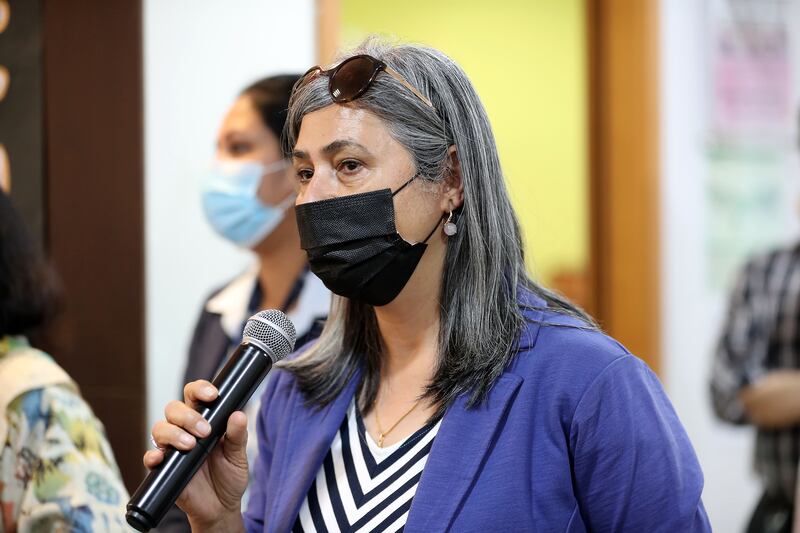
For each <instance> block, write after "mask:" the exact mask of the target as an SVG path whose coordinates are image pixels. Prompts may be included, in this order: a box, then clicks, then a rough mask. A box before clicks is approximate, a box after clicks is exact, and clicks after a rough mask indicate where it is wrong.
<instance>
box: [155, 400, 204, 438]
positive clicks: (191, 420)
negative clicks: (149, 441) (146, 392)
mask: <svg viewBox="0 0 800 533" xmlns="http://www.w3.org/2000/svg"><path fill="white" fill-rule="evenodd" d="M164 416H166V418H167V420H166V422H167V423H169V424H172V425H174V426H178V427H180V428H183V429H184V430H186V431H188V432H189V433H191V434H192V435H196V436H198V437H205V436H206V435H208V434H209V433H211V426H210V425H209V423H208V422H207V421H206V419H205V418H203V417H202V416H200V413H198V412H197V411H195V410H194V409H192V408H191V407H189V406H188V405H186V404H185V403H183V402H179V401H177V400H175V401H172V402H169V403H168V404H167V406H166V407H165V408H164ZM153 435H155V433H153Z"/></svg>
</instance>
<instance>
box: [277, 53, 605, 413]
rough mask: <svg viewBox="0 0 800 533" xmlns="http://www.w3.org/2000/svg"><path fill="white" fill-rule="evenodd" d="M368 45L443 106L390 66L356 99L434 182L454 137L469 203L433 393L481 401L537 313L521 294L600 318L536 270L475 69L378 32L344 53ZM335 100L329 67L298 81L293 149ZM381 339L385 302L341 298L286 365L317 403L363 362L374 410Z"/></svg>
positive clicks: (363, 401) (362, 397)
mask: <svg viewBox="0 0 800 533" xmlns="http://www.w3.org/2000/svg"><path fill="white" fill-rule="evenodd" d="M357 54H369V55H371V56H373V57H375V58H378V59H381V60H382V61H384V62H386V63H387V64H388V65H389V66H391V67H392V68H394V69H395V70H396V71H398V72H399V73H400V74H401V75H402V76H403V77H404V78H405V79H406V80H407V81H408V82H409V83H410V84H411V85H413V86H414V87H416V88H417V89H418V90H419V91H420V92H421V93H422V94H424V95H425V96H426V97H427V98H429V99H430V100H431V101H432V102H433V105H434V109H431V108H430V107H429V106H428V105H426V104H425V103H424V102H423V101H422V100H421V99H419V98H418V97H417V96H416V95H414V93H412V92H411V91H410V90H408V88H406V87H404V86H403V85H402V84H401V83H400V82H398V81H397V80H395V79H394V78H393V77H392V76H389V75H386V74H385V73H381V74H378V76H377V78H376V79H375V81H374V83H373V84H372V85H371V86H370V88H369V89H368V90H367V91H366V93H364V94H363V95H362V96H361V97H359V98H358V99H356V100H354V101H352V102H350V103H349V104H347V105H351V106H355V107H358V108H362V109H365V110H367V111H369V112H371V113H373V114H374V115H375V116H377V117H378V118H380V119H381V120H382V121H383V122H384V124H386V126H387V127H388V129H389V131H390V134H391V135H392V137H393V138H394V139H395V140H396V141H398V142H399V143H400V144H402V145H403V146H404V147H405V148H406V149H407V150H408V151H409V152H410V153H411V155H412V157H413V159H414V162H415V164H416V168H417V171H418V172H419V177H420V178H422V179H424V180H428V181H430V182H434V183H438V182H441V181H442V180H444V179H446V177H447V175H448V173H449V168H448V165H449V161H450V158H449V157H448V149H449V147H450V146H453V145H455V147H456V155H457V157H458V161H459V164H460V167H461V179H462V183H463V187H464V202H463V205H462V206H461V207H460V208H459V210H458V212H457V214H456V220H457V223H458V233H456V235H454V236H452V237H449V238H448V241H447V252H446V256H445V263H444V269H443V272H442V284H441V294H440V326H439V327H440V335H439V339H440V343H439V354H438V357H439V359H438V364H437V368H436V370H435V373H434V376H433V378H432V380H431V382H430V383H429V384H428V386H427V389H426V392H425V394H424V396H425V397H427V398H428V399H430V400H431V401H432V402H433V403H434V404H435V405H438V406H439V408H438V411H437V413H436V415H435V418H437V417H439V416H441V415H442V414H443V413H444V410H445V409H446V408H447V407H448V406H449V405H450V404H451V403H452V402H453V400H454V399H455V398H456V397H458V396H459V395H461V394H464V393H468V394H470V398H469V405H470V406H473V405H476V404H478V403H480V402H481V401H482V400H483V399H484V398H485V396H486V393H487V392H488V391H489V389H490V388H491V386H492V384H493V383H494V382H495V380H496V379H497V378H498V377H499V376H500V375H501V374H502V373H503V371H504V370H505V368H506V367H507V365H508V364H509V362H510V361H511V359H512V358H513V357H514V355H515V354H516V351H517V348H518V346H519V341H520V335H521V334H522V332H523V328H524V325H525V322H526V318H525V317H524V315H523V311H524V309H523V307H524V306H521V304H520V302H519V297H520V295H521V292H524V291H529V292H532V293H534V294H536V295H538V296H539V297H541V298H542V299H544V300H545V302H546V303H547V307H548V308H552V309H553V310H555V311H557V312H561V313H565V314H568V315H572V316H575V317H578V318H579V319H581V321H582V322H583V323H585V324H586V325H587V327H589V328H593V327H594V322H593V321H592V320H591V319H590V318H589V317H588V316H587V315H586V314H585V313H583V311H581V310H580V309H578V308H577V307H575V306H574V305H572V304H571V303H570V302H568V301H567V300H565V299H563V298H562V297H560V296H559V295H557V294H555V293H553V292H551V291H548V290H546V289H544V288H542V287H540V286H539V285H537V284H536V283H535V282H533V281H532V280H531V279H530V278H529V276H528V274H527V271H526V268H525V258H524V252H523V242H522V236H521V232H520V228H519V223H518V222H517V218H516V215H515V213H514V209H513V207H512V206H511V202H510V200H509V197H508V192H507V190H506V186H505V181H504V177H503V172H502V169H501V167H500V160H499V157H498V154H497V148H496V145H495V140H494V135H493V133H492V129H491V126H490V124H489V119H488V117H487V115H486V111H485V110H484V107H483V105H482V104H481V101H480V99H479V98H478V95H477V93H476V92H475V89H474V88H473V86H472V84H471V83H470V81H469V79H468V78H467V76H466V74H465V73H464V71H463V70H462V69H461V68H460V67H459V66H458V65H457V64H456V63H455V62H454V61H453V60H452V59H450V58H449V57H447V56H446V55H444V54H443V53H441V52H439V51H438V50H434V49H432V48H428V47H424V46H419V45H411V44H403V45H392V44H388V43H386V42H384V41H381V40H379V39H377V38H374V37H371V38H368V39H367V40H366V41H364V42H363V43H362V44H361V45H359V46H358V47H357V48H356V49H355V50H353V51H352V52H351V53H348V54H345V55H344V56H343V57H341V58H340V60H342V59H346V58H347V57H350V56H352V55H357ZM331 104H333V100H332V98H331V96H330V94H329V92H328V78H327V77H323V76H319V77H317V78H315V79H312V80H310V81H309V82H307V83H305V84H304V85H301V86H299V87H297V88H296V89H295V92H294V94H293V95H292V98H291V100H290V102H289V114H288V117H287V122H286V131H285V132H284V133H285V143H286V149H287V151H288V152H291V151H292V150H293V149H294V146H295V144H296V142H297V137H298V135H299V133H300V126H301V123H302V120H303V117H304V116H305V115H307V114H309V113H311V112H313V111H316V110H318V109H321V108H324V107H327V106H329V105H331ZM381 346H382V343H381V336H380V331H379V330H378V323H377V319H376V317H375V311H374V308H373V307H372V306H370V305H367V304H364V303H361V302H357V301H351V300H348V299H346V298H342V297H339V296H334V297H333V302H332V305H331V312H330V315H329V316H328V320H327V322H326V324H325V327H324V329H323V331H322V334H321V336H320V338H319V340H318V341H317V342H316V344H314V345H313V346H311V347H310V348H309V349H308V350H307V351H306V352H305V353H303V354H302V355H300V356H299V357H297V358H296V359H294V360H289V361H285V362H283V363H282V364H281V365H282V366H283V367H284V368H287V369H288V370H290V371H291V372H293V373H294V374H295V376H296V378H297V380H298V383H299V386H300V388H301V390H302V391H303V393H304V394H305V396H306V398H307V400H308V402H309V403H310V404H318V405H325V404H326V403H329V402H330V401H332V400H333V399H334V398H335V397H336V396H337V395H338V394H339V393H340V392H341V390H342V388H343V387H344V386H345V385H346V383H347V381H348V380H349V379H350V378H351V377H352V375H353V374H354V373H355V372H356V370H357V369H358V368H359V367H362V368H363V375H362V381H361V384H360V393H359V404H360V406H361V407H362V409H364V410H365V411H368V410H369V409H370V408H371V406H372V405H373V403H374V400H375V398H376V395H377V392H378V386H379V383H380V373H381V361H382V354H381V350H382V348H381Z"/></svg>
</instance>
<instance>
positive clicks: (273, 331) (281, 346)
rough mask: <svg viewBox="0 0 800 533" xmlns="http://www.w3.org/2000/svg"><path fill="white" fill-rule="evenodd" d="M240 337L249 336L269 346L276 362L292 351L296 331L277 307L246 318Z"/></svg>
mask: <svg viewBox="0 0 800 533" xmlns="http://www.w3.org/2000/svg"><path fill="white" fill-rule="evenodd" d="M242 338H243V340H247V339H248V338H249V339H251V340H254V341H257V342H259V343H261V344H263V345H265V346H267V347H268V348H270V350H271V351H272V354H273V355H274V356H275V359H274V361H273V363H277V362H278V361H280V360H281V359H283V358H284V357H286V356H287V355H289V354H290V353H292V350H294V343H295V340H297V333H295V330H294V324H292V321H291V320H289V317H287V316H286V315H285V314H283V313H282V312H281V311H278V310H277V309H267V310H266V311H259V312H258V313H256V314H254V315H253V316H251V317H250V318H249V319H248V321H247V324H245V326H244V331H243V332H242Z"/></svg>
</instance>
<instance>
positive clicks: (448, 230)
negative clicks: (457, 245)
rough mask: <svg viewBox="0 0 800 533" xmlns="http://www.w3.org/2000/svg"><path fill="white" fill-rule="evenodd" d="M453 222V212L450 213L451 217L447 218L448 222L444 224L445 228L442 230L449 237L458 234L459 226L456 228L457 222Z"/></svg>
mask: <svg viewBox="0 0 800 533" xmlns="http://www.w3.org/2000/svg"><path fill="white" fill-rule="evenodd" d="M452 220H453V212H452V211H450V216H448V217H447V222H445V223H444V228H442V229H443V230H444V234H445V235H447V236H448V237H452V236H453V235H455V234H456V233H458V226H456V224H455V222H453V221H452Z"/></svg>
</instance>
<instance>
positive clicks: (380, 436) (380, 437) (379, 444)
mask: <svg viewBox="0 0 800 533" xmlns="http://www.w3.org/2000/svg"><path fill="white" fill-rule="evenodd" d="M378 448H383V433H381V434H379V435H378Z"/></svg>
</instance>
